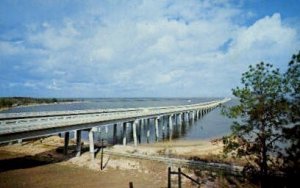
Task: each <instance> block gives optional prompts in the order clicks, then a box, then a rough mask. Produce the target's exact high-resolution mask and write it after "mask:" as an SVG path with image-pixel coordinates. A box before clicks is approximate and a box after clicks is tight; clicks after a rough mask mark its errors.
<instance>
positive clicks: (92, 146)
mask: <svg viewBox="0 0 300 188" xmlns="http://www.w3.org/2000/svg"><path fill="white" fill-rule="evenodd" d="M89 141H90V154H91V158H92V160H94V159H95V147H94V132H93V130H92V129H90V130H89Z"/></svg>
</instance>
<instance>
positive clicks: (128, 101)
mask: <svg viewBox="0 0 300 188" xmlns="http://www.w3.org/2000/svg"><path fill="white" fill-rule="evenodd" d="M216 99H217V98H111V99H109V98H105V99H80V101H78V102H76V103H66V104H49V105H37V106H28V107H18V108H14V109H9V110H6V111H2V112H1V113H11V112H14V113H16V112H40V111H63V110H85V109H100V108H101V109H104V108H131V107H157V106H171V105H187V104H194V103H199V102H206V101H211V100H216ZM233 103H234V101H230V102H228V103H227V104H226V105H231V104H233ZM167 122H168V120H167V119H165V120H161V121H160V126H159V138H158V139H159V140H160V141H163V140H169V139H172V140H175V139H181V140H200V139H212V138H218V137H221V136H224V135H226V134H228V133H229V132H230V125H231V124H232V120H230V119H228V118H226V117H224V116H222V115H221V113H220V108H217V109H215V110H213V111H211V112H209V113H208V114H206V115H204V116H203V117H201V118H200V119H198V120H196V121H189V122H184V123H183V124H177V125H174V128H173V131H172V132H169V130H168V125H167V124H168V123H167ZM174 122H175V120H174ZM139 130H140V131H139V133H138V137H139V138H140V139H139V140H140V141H141V142H154V141H155V139H156V138H155V129H154V121H153V120H150V121H149V122H145V123H144V125H143V126H141V127H139ZM148 130H149V131H150V136H149V137H148V138H147V131H148ZM122 135H123V133H122V126H121V124H118V125H117V135H116V137H115V139H116V140H117V142H118V143H122V138H123V137H122ZM71 136H72V133H71ZM82 137H83V139H87V137H88V136H87V132H83V135H82ZM95 139H96V140H97V141H100V140H101V139H104V140H107V141H108V142H113V128H112V125H107V126H101V127H100V128H99V132H96V133H95ZM127 140H128V142H129V143H130V142H132V140H133V138H132V129H131V126H129V127H128V128H127Z"/></svg>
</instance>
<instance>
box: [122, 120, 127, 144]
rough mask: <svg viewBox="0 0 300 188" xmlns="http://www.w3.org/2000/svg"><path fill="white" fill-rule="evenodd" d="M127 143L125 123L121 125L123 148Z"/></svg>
mask: <svg viewBox="0 0 300 188" xmlns="http://www.w3.org/2000/svg"><path fill="white" fill-rule="evenodd" d="M126 142H127V123H126V122H124V123H123V146H126Z"/></svg>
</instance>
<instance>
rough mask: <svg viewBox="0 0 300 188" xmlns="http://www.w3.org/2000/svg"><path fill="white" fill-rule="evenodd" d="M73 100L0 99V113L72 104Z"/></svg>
mask: <svg viewBox="0 0 300 188" xmlns="http://www.w3.org/2000/svg"><path fill="white" fill-rule="evenodd" d="M76 101H77V100H75V99H64V98H33V97H1V98H0V111H3V110H8V109H11V108H17V107H25V106H34V105H47V104H57V103H73V102H76Z"/></svg>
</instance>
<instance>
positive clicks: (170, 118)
mask: <svg viewBox="0 0 300 188" xmlns="http://www.w3.org/2000/svg"><path fill="white" fill-rule="evenodd" d="M172 117H173V114H171V115H170V116H169V129H170V130H173V122H172Z"/></svg>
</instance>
